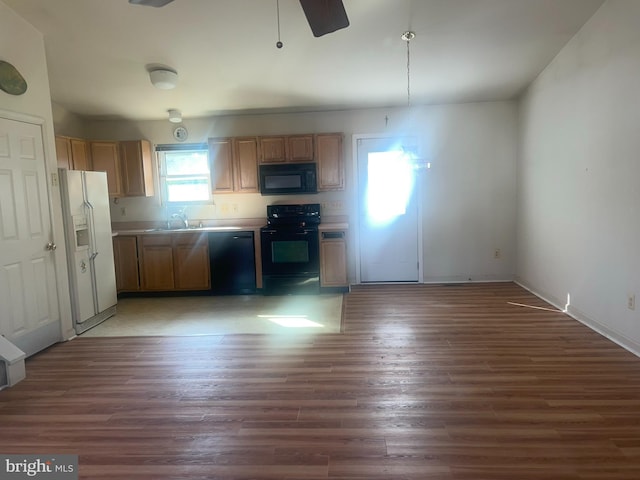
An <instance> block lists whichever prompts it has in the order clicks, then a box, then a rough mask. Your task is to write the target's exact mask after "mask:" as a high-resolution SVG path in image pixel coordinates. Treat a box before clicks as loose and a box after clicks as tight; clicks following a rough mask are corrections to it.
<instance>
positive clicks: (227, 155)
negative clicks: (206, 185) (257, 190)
mask: <svg viewBox="0 0 640 480" xmlns="http://www.w3.org/2000/svg"><path fill="white" fill-rule="evenodd" d="M209 164H210V166H211V167H210V168H211V184H212V185H213V192H214V193H230V192H233V148H232V145H231V139H230V138H210V139H209Z"/></svg>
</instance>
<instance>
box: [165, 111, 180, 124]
mask: <svg viewBox="0 0 640 480" xmlns="http://www.w3.org/2000/svg"><path fill="white" fill-rule="evenodd" d="M167 111H168V112H169V121H170V122H171V123H180V122H181V121H182V112H180V110H176V109H174V108H172V109H170V110H167Z"/></svg>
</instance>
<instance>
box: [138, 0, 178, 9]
mask: <svg viewBox="0 0 640 480" xmlns="http://www.w3.org/2000/svg"><path fill="white" fill-rule="evenodd" d="M171 2H173V0H129V3H131V4H132V5H143V6H145V7H156V8H158V7H164V6H165V5H166V4H168V3H171Z"/></svg>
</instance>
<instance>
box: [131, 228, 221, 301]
mask: <svg viewBox="0 0 640 480" xmlns="http://www.w3.org/2000/svg"><path fill="white" fill-rule="evenodd" d="M140 238H141V242H140V243H141V252H140V254H141V255H140V272H141V276H142V288H141V289H142V290H143V291H174V290H208V289H209V288H210V286H211V276H210V274H209V243H208V237H207V234H206V233H191V232H185V233H171V234H153V235H142V236H141V237H140Z"/></svg>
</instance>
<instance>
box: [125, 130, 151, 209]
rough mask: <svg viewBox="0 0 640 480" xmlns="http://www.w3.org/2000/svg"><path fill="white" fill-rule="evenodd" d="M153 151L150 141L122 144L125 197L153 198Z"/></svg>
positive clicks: (133, 141)
mask: <svg viewBox="0 0 640 480" xmlns="http://www.w3.org/2000/svg"><path fill="white" fill-rule="evenodd" d="M151 150H152V148H151V142H149V141H148V140H132V141H126V142H120V163H121V166H122V172H121V173H122V193H123V195H125V196H130V197H152V196H153V194H154V188H153V162H152V153H151Z"/></svg>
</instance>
